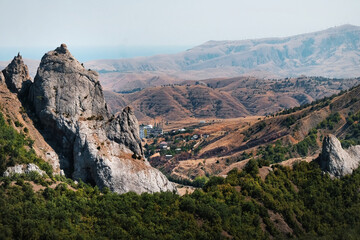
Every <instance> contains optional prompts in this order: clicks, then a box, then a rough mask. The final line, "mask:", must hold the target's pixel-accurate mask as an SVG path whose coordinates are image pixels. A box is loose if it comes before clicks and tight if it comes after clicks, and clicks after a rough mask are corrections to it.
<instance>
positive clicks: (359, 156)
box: [318, 134, 360, 177]
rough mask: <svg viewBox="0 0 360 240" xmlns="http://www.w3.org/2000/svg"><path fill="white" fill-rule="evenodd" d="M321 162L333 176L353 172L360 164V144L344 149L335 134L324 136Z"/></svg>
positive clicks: (322, 167) (325, 170)
mask: <svg viewBox="0 0 360 240" xmlns="http://www.w3.org/2000/svg"><path fill="white" fill-rule="evenodd" d="M318 161H319V164H320V167H321V169H322V170H323V171H324V172H327V173H329V174H330V175H331V176H333V177H341V176H345V175H347V174H351V173H352V172H353V170H354V169H356V168H358V167H359V164H360V145H357V146H352V147H350V148H348V149H343V148H342V146H341V143H340V141H339V140H338V139H337V138H336V137H335V136H334V135H331V134H330V135H328V136H326V137H325V138H324V141H323V147H322V152H321V155H320V157H319V160H318Z"/></svg>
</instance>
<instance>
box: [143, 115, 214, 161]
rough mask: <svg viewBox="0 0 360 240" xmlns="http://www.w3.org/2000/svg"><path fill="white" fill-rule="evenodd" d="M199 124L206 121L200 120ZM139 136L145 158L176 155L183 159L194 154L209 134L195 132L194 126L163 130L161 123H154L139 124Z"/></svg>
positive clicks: (167, 157) (164, 157) (203, 123)
mask: <svg viewBox="0 0 360 240" xmlns="http://www.w3.org/2000/svg"><path fill="white" fill-rule="evenodd" d="M199 124H200V125H205V124H206V122H205V121H200V122H199ZM139 136H140V138H141V139H142V143H143V146H144V150H145V157H146V158H148V159H153V158H163V159H171V158H173V157H176V158H180V159H183V160H185V159H188V158H190V157H191V156H194V155H196V154H197V153H198V152H199V150H200V149H201V146H200V145H201V143H203V142H204V141H205V139H207V138H209V136H210V135H209V134H201V133H198V132H196V128H195V127H194V126H192V127H184V128H179V129H177V130H171V131H168V132H165V131H163V124H162V123H155V124H154V125H144V124H142V125H140V127H139ZM180 159H179V160H180Z"/></svg>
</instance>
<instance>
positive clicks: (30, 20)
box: [0, 0, 360, 61]
mask: <svg viewBox="0 0 360 240" xmlns="http://www.w3.org/2000/svg"><path fill="white" fill-rule="evenodd" d="M0 11H1V14H0V29H1V33H0V61H1V60H8V59H9V58H10V56H12V55H14V53H12V52H13V51H16V53H17V50H18V51H22V52H23V56H24V55H26V56H24V57H28V58H40V57H41V56H42V55H43V53H44V52H47V51H49V50H51V49H54V48H55V47H57V46H59V45H60V44H61V43H66V44H67V45H68V47H69V49H70V51H72V52H73V51H74V50H75V51H77V52H78V54H80V55H84V54H85V55H86V54H87V56H85V55H84V56H80V58H84V59H81V60H90V59H91V58H92V59H96V58H117V57H133V56H141V55H144V56H148V55H153V54H159V53H173V52H178V51H183V50H186V49H188V48H191V47H193V46H196V45H200V44H202V43H204V42H206V41H209V40H242V39H251V38H265V37H285V36H291V35H296V34H301V33H308V32H313V31H319V30H324V29H326V28H329V27H334V26H339V25H342V24H352V25H358V26H360V14H359V12H360V1H359V0H296V1H295V0H251V1H250V0H249V1H243V0H61V1H55V0H15V1H14V0H0ZM91 49H93V50H94V53H93V54H89V51H91ZM24 53H25V54H24Z"/></svg>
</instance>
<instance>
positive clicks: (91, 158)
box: [28, 44, 175, 193]
mask: <svg viewBox="0 0 360 240" xmlns="http://www.w3.org/2000/svg"><path fill="white" fill-rule="evenodd" d="M28 97H29V100H30V101H31V102H32V103H33V108H34V111H35V113H36V116H37V117H38V118H39V120H40V122H41V125H42V126H43V128H44V132H46V133H47V135H48V136H47V137H48V138H49V139H51V141H53V142H54V144H53V145H54V146H57V152H58V154H59V155H60V159H61V160H60V166H61V168H62V169H63V170H64V171H65V173H66V175H67V176H70V177H73V178H74V179H76V180H79V179H82V180H83V181H85V182H90V183H93V184H96V185H98V186H99V187H100V188H102V187H108V188H110V189H111V190H112V191H115V192H118V193H124V192H128V191H133V192H136V193H142V192H159V191H174V190H175V186H174V185H173V184H172V183H171V182H169V181H168V179H167V178H166V177H165V176H164V175H163V174H162V173H161V172H160V171H158V170H157V169H154V168H152V167H151V166H150V165H149V163H148V162H147V161H146V160H145V159H144V157H143V149H142V146H141V141H140V138H139V135H138V134H139V129H138V122H137V119H136V117H135V115H134V113H133V111H132V110H131V109H130V108H125V109H124V110H123V111H122V113H120V114H118V115H117V116H113V115H111V114H110V113H109V112H108V110H107V105H106V102H105V100H104V97H103V91H102V87H101V85H100V82H99V80H98V74H97V73H96V72H95V71H91V70H86V69H85V68H84V67H83V65H82V64H80V63H79V62H78V61H77V60H76V59H75V58H74V57H73V56H72V55H71V53H70V52H69V51H68V49H67V47H66V45H65V44H62V45H61V46H60V47H58V48H56V49H55V50H54V51H50V52H48V53H46V54H45V55H44V57H43V58H42V59H41V63H40V66H39V68H38V71H37V74H36V76H35V79H34V83H33V84H32V86H31V88H30V90H29V96H28Z"/></svg>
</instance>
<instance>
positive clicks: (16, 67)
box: [2, 53, 31, 95]
mask: <svg viewBox="0 0 360 240" xmlns="http://www.w3.org/2000/svg"><path fill="white" fill-rule="evenodd" d="M2 73H3V75H4V78H5V82H6V85H7V87H8V88H9V90H10V91H12V92H14V93H19V94H20V95H23V94H24V93H25V92H26V91H27V90H28V89H29V86H30V85H31V78H30V75H29V70H28V67H27V66H26V65H25V63H24V61H23V59H22V57H21V55H20V53H19V54H18V55H17V56H16V57H14V59H13V60H12V61H11V63H10V64H9V65H8V66H7V67H6V68H5V69H4V70H3V71H2Z"/></svg>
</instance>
